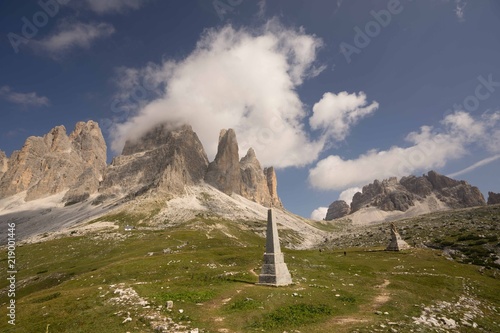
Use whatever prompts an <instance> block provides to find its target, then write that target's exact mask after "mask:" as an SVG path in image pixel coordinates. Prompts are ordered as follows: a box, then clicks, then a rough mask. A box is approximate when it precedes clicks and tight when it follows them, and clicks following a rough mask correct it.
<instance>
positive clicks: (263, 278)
mask: <svg viewBox="0 0 500 333" xmlns="http://www.w3.org/2000/svg"><path fill="white" fill-rule="evenodd" d="M259 284H263V285H268V286H275V287H278V286H286V285H289V284H292V277H291V276H290V272H289V271H288V267H287V266H286V264H285V259H284V257H283V253H282V252H281V247H280V240H279V237H278V227H277V225H276V222H274V220H273V211H272V209H269V210H268V211H267V232H266V253H264V264H263V265H262V271H261V273H260V275H259Z"/></svg>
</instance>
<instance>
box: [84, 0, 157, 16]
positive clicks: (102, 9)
mask: <svg viewBox="0 0 500 333" xmlns="http://www.w3.org/2000/svg"><path fill="white" fill-rule="evenodd" d="M86 1H87V4H88V5H89V7H90V9H91V10H92V11H94V12H96V13H98V14H109V13H121V12H124V11H127V10H132V9H139V8H140V7H141V6H142V5H143V4H144V3H145V2H147V1H148V0H86Z"/></svg>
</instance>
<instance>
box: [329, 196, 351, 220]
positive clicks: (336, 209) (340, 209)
mask: <svg viewBox="0 0 500 333" xmlns="http://www.w3.org/2000/svg"><path fill="white" fill-rule="evenodd" d="M350 212H351V207H349V205H348V204H347V202H345V201H344V200H337V201H334V202H332V203H331V205H330V206H328V211H327V212H326V217H325V220H326V221H331V220H334V219H338V218H341V217H344V216H346V215H348V214H349V213H350Z"/></svg>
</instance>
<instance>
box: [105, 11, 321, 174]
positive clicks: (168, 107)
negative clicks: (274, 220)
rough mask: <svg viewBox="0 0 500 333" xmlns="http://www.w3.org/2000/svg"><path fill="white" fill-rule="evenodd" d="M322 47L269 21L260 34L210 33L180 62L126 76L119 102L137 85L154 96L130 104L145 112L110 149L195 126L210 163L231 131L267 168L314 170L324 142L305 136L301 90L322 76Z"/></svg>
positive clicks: (117, 132) (117, 129)
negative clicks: (167, 127) (165, 125)
mask: <svg viewBox="0 0 500 333" xmlns="http://www.w3.org/2000/svg"><path fill="white" fill-rule="evenodd" d="M321 46H322V42H321V40H320V39H318V38H316V37H315V36H313V35H308V34H306V33H305V32H304V31H303V29H288V28H284V27H283V26H281V25H280V24H279V23H278V22H277V21H276V20H271V21H269V22H268V23H267V24H266V25H264V26H263V27H262V28H261V29H258V31H250V30H248V29H234V28H233V27H231V26H225V27H222V28H220V29H209V30H207V31H206V32H205V33H204V35H203V36H202V37H201V39H200V40H199V42H198V43H197V45H196V48H195V49H194V51H193V52H192V53H191V54H190V55H189V56H187V57H186V58H185V59H183V60H180V61H165V62H164V63H162V64H149V65H147V66H146V67H145V68H143V69H138V70H134V69H129V70H127V69H121V71H122V74H123V73H126V74H125V75H124V76H125V79H124V80H123V86H122V87H121V88H122V90H121V92H120V94H119V96H121V97H123V96H130V94H132V93H133V89H131V87H132V86H134V85H136V83H137V82H140V88H141V89H140V90H142V91H143V92H145V93H146V94H145V95H148V94H149V95H150V96H149V97H147V98H146V99H141V98H135V100H140V103H132V104H134V105H135V106H138V107H139V108H138V110H137V111H136V113H135V114H134V116H132V117H129V118H128V119H127V120H126V121H124V122H121V123H117V124H115V126H114V128H113V129H112V132H111V136H112V149H113V150H114V151H115V152H120V150H121V149H122V147H123V145H124V142H125V140H126V139H135V138H138V137H140V136H141V135H142V134H144V133H145V132H146V131H148V130H149V129H151V128H152V127H153V126H155V125H156V124H158V123H159V122H171V123H189V124H191V125H192V126H193V129H194V130H195V131H196V133H197V134H198V136H199V137H200V140H201V141H202V142H203V144H204V146H205V149H206V150H207V154H208V155H209V157H210V158H213V157H214V156H215V153H216V149H217V140H218V137H219V131H220V129H222V128H233V129H234V130H235V131H236V133H237V137H238V141H239V146H240V149H241V150H242V152H240V153H242V154H244V153H245V151H246V150H247V149H248V148H250V147H253V148H254V149H255V150H256V152H257V155H258V158H259V160H260V161H261V162H262V164H264V165H274V166H276V167H287V166H304V165H307V164H309V163H312V162H313V161H315V160H316V159H317V158H318V155H319V153H320V151H321V150H322V149H323V147H324V144H325V142H324V139H319V140H316V141H315V140H312V139H310V137H309V136H308V133H307V131H306V130H305V129H304V125H303V122H304V121H306V118H307V111H306V109H305V106H304V105H303V103H302V102H301V100H300V98H299V96H298V94H297V92H296V88H297V87H298V86H299V85H301V84H302V82H303V80H305V79H307V78H310V77H314V76H315V75H318V74H319V73H320V72H321V70H322V69H323V67H322V66H315V59H316V53H317V51H318V49H319V48H320V47H321ZM127 73H128V74H127ZM127 78H128V79H127ZM151 96H152V98H151ZM128 101H129V102H130V101H132V99H128ZM124 104H127V103H126V102H125V103H124ZM128 106H130V105H122V106H121V107H122V108H123V109H124V110H126V109H127V107H128ZM132 106H133V105H132Z"/></svg>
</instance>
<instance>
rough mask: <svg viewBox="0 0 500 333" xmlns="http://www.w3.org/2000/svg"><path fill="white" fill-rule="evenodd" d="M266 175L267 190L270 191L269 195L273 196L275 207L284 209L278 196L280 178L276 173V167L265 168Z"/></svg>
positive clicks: (272, 200)
mask: <svg viewBox="0 0 500 333" xmlns="http://www.w3.org/2000/svg"><path fill="white" fill-rule="evenodd" d="M264 174H265V175H266V180H267V188H268V189H269V194H270V195H271V202H272V204H273V206H274V207H283V204H282V203H281V199H280V198H279V196H278V177H276V171H274V167H268V168H265V169H264Z"/></svg>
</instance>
